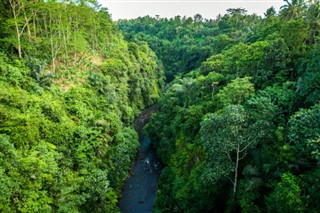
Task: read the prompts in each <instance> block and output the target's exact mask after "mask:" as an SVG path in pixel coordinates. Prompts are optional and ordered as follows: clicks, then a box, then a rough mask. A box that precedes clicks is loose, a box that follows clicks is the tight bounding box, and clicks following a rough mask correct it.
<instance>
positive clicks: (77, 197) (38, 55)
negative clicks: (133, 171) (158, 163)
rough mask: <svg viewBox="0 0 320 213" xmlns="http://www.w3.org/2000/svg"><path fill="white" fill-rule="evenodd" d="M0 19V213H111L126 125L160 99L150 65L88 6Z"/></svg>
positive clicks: (32, 10) (19, 8)
mask: <svg viewBox="0 0 320 213" xmlns="http://www.w3.org/2000/svg"><path fill="white" fill-rule="evenodd" d="M0 11H1V13H0V14H1V15H0V20H1V21H2V22H1V23H3V25H1V26H0V28H1V30H0V44H1V47H0V191H1V192H0V212H119V207H118V205H117V202H118V198H119V196H120V193H121V188H122V186H123V185H124V182H125V180H126V179H127V177H128V171H129V168H130V166H131V165H132V161H133V159H134V157H135V154H136V151H137V147H138V145H139V142H138V136H137V133H136V132H135V130H134V129H133V128H132V122H133V119H134V117H135V116H136V115H138V114H139V112H140V111H141V110H142V109H143V108H145V107H147V106H150V105H152V104H154V103H155V102H156V101H157V100H158V98H159V97H160V95H161V89H160V88H161V86H162V83H163V70H162V68H161V66H160V63H159V61H158V60H157V57H156V55H155V54H154V53H153V52H152V50H151V49H150V48H149V47H148V46H147V44H145V43H139V44H135V43H128V42H126V41H124V40H123V37H122V35H121V33H120V32H119V30H117V28H116V26H115V25H114V24H113V23H112V21H111V19H110V16H109V14H108V12H107V10H106V9H103V8H101V7H100V6H99V5H98V4H97V2H96V1H91V0H90V1H87V0H85V1H25V0H14V1H1V3H0ZM4 52H6V53H7V54H5V53H4Z"/></svg>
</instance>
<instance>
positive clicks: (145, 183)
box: [119, 107, 162, 213]
mask: <svg viewBox="0 0 320 213" xmlns="http://www.w3.org/2000/svg"><path fill="white" fill-rule="evenodd" d="M155 110H156V107H150V108H148V109H145V110H143V111H142V113H141V115H140V116H139V117H138V118H137V119H136V120H135V122H134V127H135V129H136V131H137V132H138V134H139V141H140V148H139V151H138V155H137V158H136V160H135V163H134V165H133V167H132V169H131V171H130V174H131V176H130V177H129V179H128V180H127V182H126V184H125V186H124V188H123V191H122V198H121V200H120V202H119V206H120V209H121V212H123V213H149V212H152V209H153V204H154V201H155V198H156V195H157V188H158V179H159V175H160V171H161V168H162V166H161V163H160V161H159V159H158V158H157V156H156V154H155V150H154V149H153V147H152V146H151V141H150V138H149V137H148V136H145V135H143V132H142V129H143V126H144V125H145V124H146V123H147V122H148V121H149V118H150V116H151V114H152V112H154V111H155Z"/></svg>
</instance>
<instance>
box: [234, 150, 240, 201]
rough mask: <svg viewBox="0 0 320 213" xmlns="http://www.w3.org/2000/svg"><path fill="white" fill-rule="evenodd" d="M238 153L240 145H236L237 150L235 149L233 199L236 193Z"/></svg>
mask: <svg viewBox="0 0 320 213" xmlns="http://www.w3.org/2000/svg"><path fill="white" fill-rule="evenodd" d="M239 153H240V145H238V148H237V158H236V166H235V168H234V181H233V199H235V197H236V191H237V181H238V167H239V160H240V158H239Z"/></svg>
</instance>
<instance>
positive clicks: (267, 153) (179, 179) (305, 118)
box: [117, 0, 320, 213]
mask: <svg viewBox="0 0 320 213" xmlns="http://www.w3.org/2000/svg"><path fill="white" fill-rule="evenodd" d="M117 24H118V26H119V28H120V29H121V30H122V31H123V34H124V36H125V38H126V40H128V41H130V42H136V43H139V42H147V43H148V45H149V46H150V47H151V49H152V50H154V52H155V53H156V54H157V56H158V58H159V59H160V60H161V61H162V63H163V67H164V69H165V75H166V77H167V82H168V84H167V85H166V86H165V87H164V94H163V95H162V97H161V98H160V101H159V103H158V104H159V110H158V112H157V113H155V114H154V115H153V116H152V118H151V121H150V123H149V124H148V125H147V127H146V128H145V130H146V132H147V133H148V134H149V135H150V137H151V139H152V142H153V145H154V147H155V148H156V150H157V154H158V155H159V157H160V158H161V159H162V161H163V163H164V164H165V168H164V169H163V171H162V174H161V178H160V185H159V190H158V195H157V200H156V203H155V210H154V212H190V213H191V212H319V211H320V203H319V200H320V194H319V191H320V167H319V165H320V102H319V101H320V2H319V1H304V0H292V1H290V0H286V1H285V2H284V5H283V6H282V7H281V9H280V11H279V12H278V13H277V12H276V11H275V9H274V8H270V9H268V10H267V11H266V12H265V14H264V17H260V16H257V15H255V14H247V11H246V10H245V9H243V8H235V9H229V10H228V11H227V13H226V14H225V15H219V16H218V17H217V18H216V19H214V20H206V19H203V17H202V16H201V15H200V14H197V15H195V16H194V17H193V18H191V17H180V16H176V17H175V18H170V19H168V18H161V17H159V16H156V17H154V18H153V17H148V16H147V17H140V18H137V19H134V20H120V21H118V22H117Z"/></svg>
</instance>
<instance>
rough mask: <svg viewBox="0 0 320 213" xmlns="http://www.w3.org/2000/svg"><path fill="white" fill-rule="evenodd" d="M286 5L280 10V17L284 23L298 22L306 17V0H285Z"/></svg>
mask: <svg viewBox="0 0 320 213" xmlns="http://www.w3.org/2000/svg"><path fill="white" fill-rule="evenodd" d="M284 1H285V2H286V5H283V6H282V7H281V8H280V9H281V11H280V16H281V17H282V19H283V20H284V21H289V20H296V19H299V18H301V17H302V16H303V15H304V12H305V9H306V4H305V2H304V0H291V2H290V1H289V0H284Z"/></svg>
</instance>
